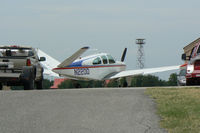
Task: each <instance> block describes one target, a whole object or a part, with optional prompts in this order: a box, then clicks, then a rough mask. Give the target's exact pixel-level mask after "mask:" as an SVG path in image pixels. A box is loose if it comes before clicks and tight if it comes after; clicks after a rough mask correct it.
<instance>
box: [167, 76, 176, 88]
mask: <svg viewBox="0 0 200 133" xmlns="http://www.w3.org/2000/svg"><path fill="white" fill-rule="evenodd" d="M168 85H169V86H177V74H176V73H172V74H171V75H170V76H169V80H168Z"/></svg>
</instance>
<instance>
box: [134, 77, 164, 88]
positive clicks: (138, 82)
mask: <svg viewBox="0 0 200 133" xmlns="http://www.w3.org/2000/svg"><path fill="white" fill-rule="evenodd" d="M166 85H167V82H166V81H165V80H161V79H159V78H158V77H157V76H153V75H137V76H134V77H133V78H132V81H131V86H132V87H151V86H166Z"/></svg>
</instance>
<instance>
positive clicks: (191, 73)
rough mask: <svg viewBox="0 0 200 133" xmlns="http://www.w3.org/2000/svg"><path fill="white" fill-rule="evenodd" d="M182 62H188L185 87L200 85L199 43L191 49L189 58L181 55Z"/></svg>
mask: <svg viewBox="0 0 200 133" xmlns="http://www.w3.org/2000/svg"><path fill="white" fill-rule="evenodd" d="M182 59H183V60H188V63H187V72H186V85H200V42H198V43H197V44H196V45H195V47H194V48H193V49H192V52H191V54H190V56H186V54H182Z"/></svg>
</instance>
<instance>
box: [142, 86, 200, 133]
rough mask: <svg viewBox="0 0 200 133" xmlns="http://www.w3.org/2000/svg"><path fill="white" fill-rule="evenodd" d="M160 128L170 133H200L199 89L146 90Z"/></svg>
mask: <svg viewBox="0 0 200 133" xmlns="http://www.w3.org/2000/svg"><path fill="white" fill-rule="evenodd" d="M146 93H147V94H148V95H150V96H151V97H152V98H154V99H155V101H156V103H157V108H158V114H159V115H160V117H161V121H160V124H161V127H163V128H165V129H167V130H168V131H169V132H170V133H200V88H148V89H147V90H146Z"/></svg>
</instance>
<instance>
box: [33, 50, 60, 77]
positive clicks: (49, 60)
mask: <svg viewBox="0 0 200 133" xmlns="http://www.w3.org/2000/svg"><path fill="white" fill-rule="evenodd" d="M37 52H38V56H39V57H45V58H46V61H42V62H41V64H42V66H43V67H44V74H46V75H49V76H54V77H59V76H58V74H56V73H54V72H53V71H52V69H53V68H56V67H57V65H59V64H60V62H59V61H57V60H56V59H54V58H53V57H51V56H49V55H48V54H46V53H45V52H43V51H42V50H40V49H38V50H37Z"/></svg>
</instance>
